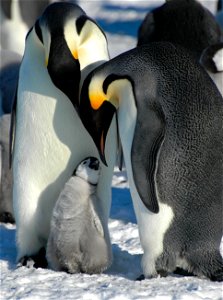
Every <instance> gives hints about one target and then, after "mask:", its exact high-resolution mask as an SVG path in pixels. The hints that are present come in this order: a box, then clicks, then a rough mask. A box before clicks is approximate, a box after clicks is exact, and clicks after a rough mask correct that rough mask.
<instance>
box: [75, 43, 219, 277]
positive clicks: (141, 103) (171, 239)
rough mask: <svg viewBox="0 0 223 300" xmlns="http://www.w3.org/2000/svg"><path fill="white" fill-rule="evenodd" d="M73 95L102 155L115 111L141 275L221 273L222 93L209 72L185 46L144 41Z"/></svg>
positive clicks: (92, 76) (105, 66) (100, 70)
mask: <svg viewBox="0 0 223 300" xmlns="http://www.w3.org/2000/svg"><path fill="white" fill-rule="evenodd" d="M198 78H199V80H198ZM80 99H81V103H80V116H81V118H82V120H83V123H84V124H85V126H86V128H87V130H88V131H89V133H90V134H91V136H92V138H93V139H94V141H95V144H96V145H97V147H98V150H99V152H100V153H101V155H102V156H103V155H104V154H103V144H102V143H101V142H100V141H101V140H102V139H103V141H105V139H106V132H107V130H108V129H109V126H110V120H112V117H113V115H114V114H115V113H117V118H118V126H119V134H120V139H121V142H122V147H123V153H124V159H125V165H126V170H127V175H128V179H129V185H130V192H131V195H132V199H133V204H134V209H135V213H136V217H137V222H138V226H139V235H140V240H141V245H142V248H143V250H144V255H143V258H142V267H143V271H144V275H145V277H154V276H157V273H159V272H160V273H162V274H164V273H167V272H173V271H174V270H175V268H176V267H181V268H183V269H186V270H188V271H189V272H193V273H194V274H196V275H199V276H206V277H208V278H210V279H211V280H217V281H221V280H223V261H222V257H221V254H220V251H219V247H220V243H221V238H222V235H223V224H222V212H223V209H222V201H223V100H222V97H221V95H220V93H219V91H218V90H217V88H216V87H215V85H214V84H213V82H212V80H211V79H210V78H209V76H208V75H207V73H206V72H205V71H204V70H203V68H202V67H201V66H200V65H199V64H198V63H197V62H196V61H195V60H194V59H193V58H192V57H191V56H190V55H189V54H188V53H187V52H185V50H184V49H183V48H181V47H179V46H174V45H173V44H170V43H164V42H163V43H161V42H160V43H151V44H150V45H147V46H146V45H145V46H141V47H137V48H136V49H133V50H131V51H129V52H126V53H123V54H121V55H119V56H118V57H116V58H114V59H112V60H110V61H108V62H106V63H105V64H103V65H102V66H100V67H98V68H96V69H95V70H94V71H93V72H92V73H91V74H90V75H89V76H88V77H87V78H86V80H85V82H84V84H83V89H82V91H81V98H80ZM105 156H106V155H105Z"/></svg>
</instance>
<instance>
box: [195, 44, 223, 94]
mask: <svg viewBox="0 0 223 300" xmlns="http://www.w3.org/2000/svg"><path fill="white" fill-rule="evenodd" d="M200 63H201V65H202V66H203V67H204V68H205V69H206V70H207V72H208V74H209V75H210V77H211V78H212V80H213V81H214V83H215V84H216V86H217V88H218V89H219V91H220V93H221V95H222V96H223V42H221V43H219V44H215V45H212V46H210V47H208V48H207V49H205V50H204V52H203V53H202V55H201V59H200Z"/></svg>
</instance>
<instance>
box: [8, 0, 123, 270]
mask: <svg viewBox="0 0 223 300" xmlns="http://www.w3.org/2000/svg"><path fill="white" fill-rule="evenodd" d="M108 59H109V56H108V50H107V41H106V37H105V35H104V33H103V32H102V30H101V29H100V28H99V27H98V26H97V24H96V23H95V22H94V21H93V20H91V19H90V18H89V17H88V16H87V15H86V14H85V12H84V11H83V10H82V9H81V8H80V7H79V6H77V5H75V4H73V3H69V2H63V3H62V2H57V3H53V4H51V5H49V6H48V7H47V8H46V10H45V11H44V13H43V15H42V16H41V17H40V18H39V19H38V20H37V21H36V23H35V25H34V26H33V28H31V30H30V31H29V33H28V35H27V37H26V47H25V53H24V57H23V60H22V63H21V67H20V73H19V81H18V89H17V100H16V102H15V103H14V114H13V115H15V117H13V118H12V120H13V122H12V130H11V131H12V133H15V137H13V134H12V141H13V140H14V143H12V152H13V155H12V159H13V205H14V213H15V220H16V227H17V230H16V238H17V249H18V253H17V260H18V261H19V262H20V264H22V265H28V264H29V263H30V260H32V259H33V260H34V266H36V267H38V265H39V263H35V259H36V260H37V258H38V253H39V250H40V249H42V248H43V247H45V246H46V244H47V239H48V236H49V231H50V220H51V216H52V211H53V208H54V205H55V201H56V199H57V198H58V196H59V193H60V191H61V190H62V188H63V186H64V184H65V182H67V180H68V179H69V178H70V177H71V175H72V173H73V169H74V168H75V166H77V164H78V163H79V162H80V161H81V160H82V159H84V158H85V157H89V156H95V157H98V151H97V149H96V147H95V145H94V143H93V141H92V139H91V137H90V135H89V134H88V132H87V131H86V129H85V127H84V126H83V124H82V122H81V120H80V118H79V114H78V109H79V84H80V80H82V79H83V77H84V76H85V75H84V74H87V72H89V71H90V70H91V68H94V67H95V66H96V65H98V64H100V63H102V62H104V61H106V60H108ZM112 123H113V124H112V126H111V130H110V132H109V135H108V139H107V143H106V149H105V151H106V155H107V157H108V161H107V167H106V166H104V165H103V166H102V168H101V173H100V177H99V180H98V185H97V190H96V194H97V197H98V199H99V201H98V212H97V213H98V214H99V215H100V218H101V223H102V226H103V231H104V235H105V240H106V243H107V244H108V247H109V246H110V238H109V233H108V216H109V209H110V203H111V180H112V175H113V168H114V164H115V158H116V138H117V137H116V125H115V119H114V121H113V122H112ZM14 125H15V126H14ZM85 250H86V251H88V249H82V251H83V252H84V251H85ZM41 253H43V251H41ZM44 264H45V262H43V265H44ZM109 264H110V262H109Z"/></svg>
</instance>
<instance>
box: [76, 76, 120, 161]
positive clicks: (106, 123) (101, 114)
mask: <svg viewBox="0 0 223 300" xmlns="http://www.w3.org/2000/svg"><path fill="white" fill-rule="evenodd" d="M89 82H90V77H89V76H88V77H87V79H86V80H85V81H84V84H83V86H82V90H81V95H80V104H79V105H80V106H79V114H80V118H81V120H82V122H83V124H84V126H85V128H86V130H87V131H88V132H89V134H90V135H91V137H92V139H93V141H94V143H95V145H96V147H97V149H98V152H99V155H100V158H101V161H102V162H103V163H104V165H106V166H107V162H106V157H105V145H106V137H107V133H108V130H109V128H110V125H111V122H112V119H113V116H114V114H115V112H116V108H115V106H114V105H113V104H111V103H110V102H109V101H104V102H103V103H102V105H101V106H100V107H99V108H98V109H93V108H92V106H91V103H90V99H89V95H88V86H89Z"/></svg>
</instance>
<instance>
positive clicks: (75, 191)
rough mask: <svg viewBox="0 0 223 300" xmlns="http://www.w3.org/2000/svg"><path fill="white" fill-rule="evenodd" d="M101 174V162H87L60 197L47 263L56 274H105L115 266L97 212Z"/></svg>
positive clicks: (88, 160)
mask: <svg viewBox="0 0 223 300" xmlns="http://www.w3.org/2000/svg"><path fill="white" fill-rule="evenodd" d="M99 172H100V165H99V160H98V159H96V158H94V157H89V158H87V159H85V160H83V161H82V162H81V163H80V164H79V165H78V167H77V169H76V170H75V171H74V174H73V176H72V177H71V178H70V179H69V180H68V181H67V182H66V184H65V186H64V188H63V190H62V192H61V193H60V195H59V198H58V200H57V202H56V204H55V207H54V209H53V216H52V220H51V227H50V235H49V239H48V244H47V259H48V262H49V265H50V267H51V268H53V269H54V270H57V271H61V270H62V271H67V272H69V273H78V272H87V273H91V274H92V273H101V272H102V271H103V270H104V269H106V268H107V267H108V265H109V264H110V262H111V246H110V245H107V242H106V240H105V239H104V231H103V226H102V224H101V221H100V216H99V215H98V213H97V209H95V207H97V204H98V202H99V199H98V198H97V195H96V187H97V183H98V179H99ZM82 249H84V251H83V250H82Z"/></svg>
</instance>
